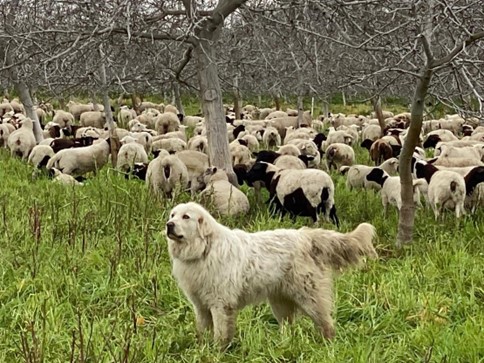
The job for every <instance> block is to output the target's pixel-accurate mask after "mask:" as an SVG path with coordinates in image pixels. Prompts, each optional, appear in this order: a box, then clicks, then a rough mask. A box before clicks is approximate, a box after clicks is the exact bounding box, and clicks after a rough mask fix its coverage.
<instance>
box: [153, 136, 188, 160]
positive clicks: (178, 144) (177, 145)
mask: <svg viewBox="0 0 484 363" xmlns="http://www.w3.org/2000/svg"><path fill="white" fill-rule="evenodd" d="M186 148H187V143H186V142H185V141H183V140H181V139H179V138H175V137H173V138H170V139H160V140H157V141H155V142H153V144H151V152H152V153H153V155H155V156H156V155H157V153H158V152H159V150H160V149H163V150H166V151H168V153H169V154H174V153H177V152H179V151H182V150H186Z"/></svg>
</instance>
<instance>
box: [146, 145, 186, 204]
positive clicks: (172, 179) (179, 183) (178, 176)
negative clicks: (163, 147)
mask: <svg viewBox="0 0 484 363" xmlns="http://www.w3.org/2000/svg"><path fill="white" fill-rule="evenodd" d="M188 178H189V176H188V169H187V167H186V166H185V164H184V163H183V162H182V161H181V160H180V159H179V158H178V157H177V156H176V155H167V156H163V155H160V156H158V157H157V158H155V159H153V160H152V161H151V163H149V164H148V170H147V172H146V185H147V186H148V189H149V190H150V191H151V192H152V193H154V194H155V195H156V196H161V195H162V193H163V194H164V195H166V196H167V197H169V198H171V197H172V196H173V192H174V191H175V190H176V189H177V188H181V189H185V188H186V187H187V186H188Z"/></svg>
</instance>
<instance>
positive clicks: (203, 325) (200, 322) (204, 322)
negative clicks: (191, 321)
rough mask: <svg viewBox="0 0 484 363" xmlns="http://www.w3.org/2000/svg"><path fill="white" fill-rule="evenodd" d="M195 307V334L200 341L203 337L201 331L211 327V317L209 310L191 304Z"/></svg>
mask: <svg viewBox="0 0 484 363" xmlns="http://www.w3.org/2000/svg"><path fill="white" fill-rule="evenodd" d="M193 306H194V308H195V319H196V322H197V335H198V339H199V340H200V341H201V340H202V338H203V333H204V332H205V331H206V330H212V329H213V319H212V313H211V312H210V310H209V309H208V308H207V307H205V306H201V305H196V304H194V305H193Z"/></svg>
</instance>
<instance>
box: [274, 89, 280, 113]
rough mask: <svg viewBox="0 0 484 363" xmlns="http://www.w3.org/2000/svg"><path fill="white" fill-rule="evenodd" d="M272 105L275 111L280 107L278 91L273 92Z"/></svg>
mask: <svg viewBox="0 0 484 363" xmlns="http://www.w3.org/2000/svg"><path fill="white" fill-rule="evenodd" d="M274 105H275V107H276V111H279V110H280V109H281V98H280V97H279V93H275V94H274Z"/></svg>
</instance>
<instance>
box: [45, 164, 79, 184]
mask: <svg viewBox="0 0 484 363" xmlns="http://www.w3.org/2000/svg"><path fill="white" fill-rule="evenodd" d="M50 174H51V176H52V177H53V180H52V181H53V182H54V183H58V184H63V185H83V184H82V183H80V182H78V181H77V180H76V179H75V178H74V177H73V176H72V175H69V174H64V173H62V172H61V171H60V170H59V169H56V168H52V169H50Z"/></svg>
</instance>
